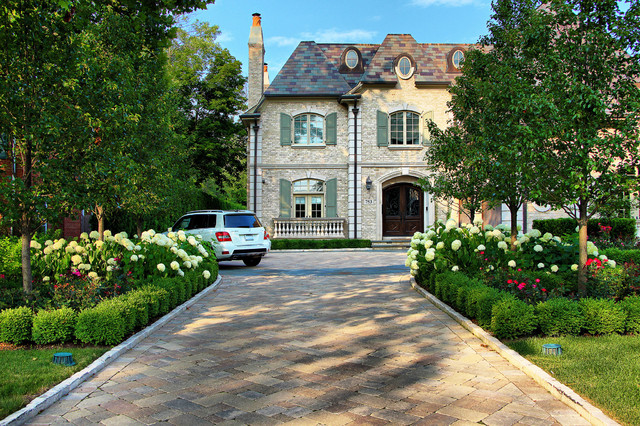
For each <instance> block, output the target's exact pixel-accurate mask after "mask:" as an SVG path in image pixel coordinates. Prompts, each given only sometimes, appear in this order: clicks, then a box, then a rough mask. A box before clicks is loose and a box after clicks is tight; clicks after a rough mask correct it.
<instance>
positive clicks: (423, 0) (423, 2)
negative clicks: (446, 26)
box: [411, 0, 484, 7]
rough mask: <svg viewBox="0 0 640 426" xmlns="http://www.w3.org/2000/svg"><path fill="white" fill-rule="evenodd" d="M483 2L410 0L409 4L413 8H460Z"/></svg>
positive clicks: (468, 0)
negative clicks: (413, 6)
mask: <svg viewBox="0 0 640 426" xmlns="http://www.w3.org/2000/svg"><path fill="white" fill-rule="evenodd" d="M483 3H484V2H483V1H481V0H480V1H479V0H411V4H413V5H415V6H423V7H427V6H450V7H460V6H469V5H473V4H477V5H481V4H483Z"/></svg>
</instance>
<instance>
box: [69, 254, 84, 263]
mask: <svg viewBox="0 0 640 426" xmlns="http://www.w3.org/2000/svg"><path fill="white" fill-rule="evenodd" d="M71 262H73V264H74V265H79V264H80V263H82V256H80V255H78V254H76V255H74V256H71Z"/></svg>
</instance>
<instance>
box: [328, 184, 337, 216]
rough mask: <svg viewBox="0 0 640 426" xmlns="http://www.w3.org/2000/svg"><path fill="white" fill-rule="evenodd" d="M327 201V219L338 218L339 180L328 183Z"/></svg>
mask: <svg viewBox="0 0 640 426" xmlns="http://www.w3.org/2000/svg"><path fill="white" fill-rule="evenodd" d="M325 200H326V202H327V208H326V210H327V212H326V214H327V217H338V179H335V178H334V179H329V180H328V181H327V191H326V193H325Z"/></svg>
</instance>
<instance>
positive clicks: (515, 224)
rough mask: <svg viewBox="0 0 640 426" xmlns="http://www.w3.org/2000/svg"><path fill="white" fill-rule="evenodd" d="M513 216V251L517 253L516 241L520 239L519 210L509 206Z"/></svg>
mask: <svg viewBox="0 0 640 426" xmlns="http://www.w3.org/2000/svg"><path fill="white" fill-rule="evenodd" d="M509 213H510V214H511V250H512V251H516V240H517V239H518V208H517V207H514V206H511V205H510V206H509Z"/></svg>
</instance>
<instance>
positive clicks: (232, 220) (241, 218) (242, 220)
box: [224, 213, 261, 228]
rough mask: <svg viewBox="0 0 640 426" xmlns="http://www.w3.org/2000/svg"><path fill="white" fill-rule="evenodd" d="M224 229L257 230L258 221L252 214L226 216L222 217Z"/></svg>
mask: <svg viewBox="0 0 640 426" xmlns="http://www.w3.org/2000/svg"><path fill="white" fill-rule="evenodd" d="M224 226H225V228H259V227H260V226H261V225H260V221H259V220H258V218H257V217H256V216H255V215H252V214H246V213H245V214H243V213H240V214H228V215H225V216H224Z"/></svg>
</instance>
